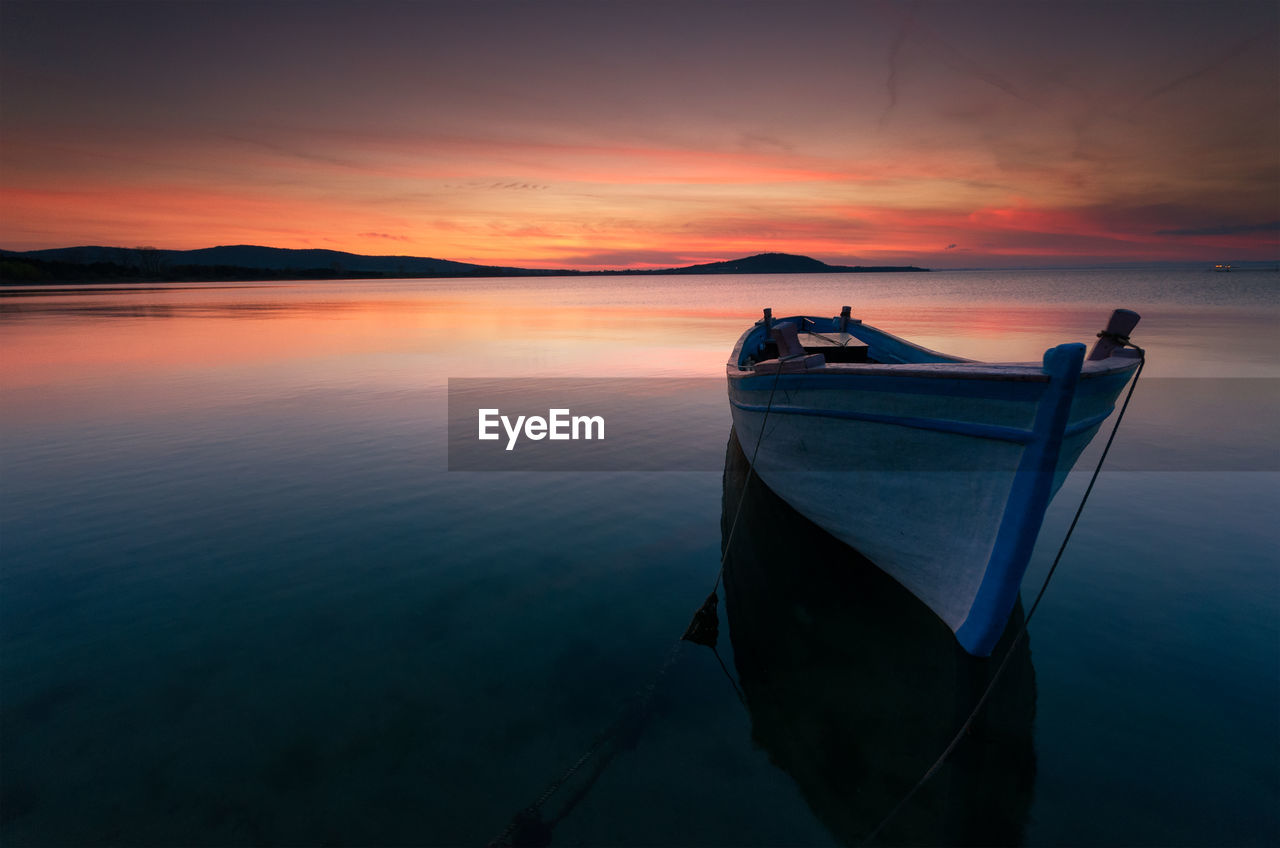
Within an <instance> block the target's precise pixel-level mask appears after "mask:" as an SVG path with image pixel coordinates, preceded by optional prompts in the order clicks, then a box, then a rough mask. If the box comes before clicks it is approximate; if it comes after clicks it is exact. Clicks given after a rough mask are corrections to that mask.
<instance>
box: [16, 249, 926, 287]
mask: <svg viewBox="0 0 1280 848" xmlns="http://www.w3.org/2000/svg"><path fill="white" fill-rule="evenodd" d="M924 270H927V269H924V268H916V267H914V266H873V267H864V266H852V267H851V266H848V265H828V264H826V263H825V262H820V261H818V260H817V259H811V258H810V257H808V256H796V255H794V254H789V253H761V254H758V255H756V256H748V257H745V258H743V259H733V260H729V261H727V262H711V263H708V264H705V265H690V266H687V267H683V268H665V269H659V270H644V271H569V270H554V269H530V268H512V267H507V266H502V265H475V264H471V263H467V262H453V261H451V260H448V259H432V258H429V257H422V256H365V255H362V254H358V253H346V252H343V251H339V250H293V249H288V248H280V247H261V246H257V245H231V246H223V247H207V248H202V249H199V250H158V249H155V248H147V247H96V246H86V247H62V248H55V249H52V250H31V251H25V252H18V251H10V250H0V282H6V283H42V282H43V283H50V282H113V281H114V282H139V281H155V282H186V281H231V280H286V279H309V280H324V279H355V278H366V277H387V278H422V277H528V276H584V275H615V274H833V273H851V272H861V271H924Z"/></svg>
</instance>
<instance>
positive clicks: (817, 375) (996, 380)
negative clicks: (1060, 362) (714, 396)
mask: <svg viewBox="0 0 1280 848" xmlns="http://www.w3.org/2000/svg"><path fill="white" fill-rule="evenodd" d="M1038 376H1039V375H1032V376H1031V377H1030V378H1029V379H1009V378H1001V377H993V376H991V375H989V374H983V375H977V376H974V377H955V376H951V375H946V376H938V377H932V376H923V375H909V376H898V375H892V374H847V373H846V374H841V373H835V372H831V371H825V372H824V371H821V370H818V371H797V372H795V373H785V374H783V375H782V376H780V377H779V376H777V375H775V374H760V375H758V376H757V375H755V374H752V375H751V376H743V377H733V378H731V380H730V387H731V390H736V391H738V392H761V393H762V394H764V395H768V394H770V393H776V392H787V391H791V390H803V391H825V390H835V389H839V390H846V389H855V390H858V391H866V392H892V393H894V394H911V395H929V396H932V397H938V396H941V397H960V398H980V399H983V400H1008V401H1015V402H1019V403H1027V402H1033V401H1036V400H1038V399H1039V398H1040V396H1041V394H1043V393H1044V390H1045V383H1046V381H1045V380H1044V379H1042V378H1041V379H1036V377H1038ZM775 384H776V392H775Z"/></svg>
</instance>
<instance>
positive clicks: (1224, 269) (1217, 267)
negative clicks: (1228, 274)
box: [1213, 264, 1231, 271]
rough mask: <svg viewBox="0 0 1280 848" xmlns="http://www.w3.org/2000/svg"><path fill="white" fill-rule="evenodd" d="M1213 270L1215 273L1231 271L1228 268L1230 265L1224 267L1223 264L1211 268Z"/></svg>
mask: <svg viewBox="0 0 1280 848" xmlns="http://www.w3.org/2000/svg"><path fill="white" fill-rule="evenodd" d="M1213 270H1215V271H1230V270H1231V266H1230V265H1225V264H1221V265H1214V266H1213Z"/></svg>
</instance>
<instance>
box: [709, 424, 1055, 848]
mask: <svg viewBox="0 0 1280 848" xmlns="http://www.w3.org/2000/svg"><path fill="white" fill-rule="evenodd" d="M744 486H746V494H745V498H743V487H744ZM740 498H742V514H741V517H740V518H739V521H738V526H737V530H736V531H735V532H734V533H733V538H732V540H731V547H730V549H729V550H728V552H727V554H728V555H727V557H726V560H725V570H724V589H725V607H726V615H727V618H728V626H729V635H730V639H731V641H732V644H733V653H734V659H735V665H736V667H737V672H738V678H739V682H740V684H741V688H742V690H743V693H744V695H745V700H746V704H747V707H748V710H749V711H750V715H751V722H752V735H753V737H754V741H755V743H756V744H757V745H759V746H760V747H762V748H763V749H764V750H765V751H766V752H767V753H768V754H769V757H770V760H771V761H772V762H773V764H774V765H776V766H778V767H779V768H781V769H782V770H783V771H785V772H787V773H788V774H789V775H791V777H792V778H793V779H794V780H795V781H796V783H797V784H798V785H799V788H800V790H801V792H802V793H803V794H804V796H805V798H806V800H807V801H808V803H809V806H810V807H811V808H812V810H813V812H814V813H815V815H816V816H817V817H818V818H819V819H820V820H821V821H822V823H823V824H824V825H825V826H826V827H827V828H828V829H829V830H830V831H831V832H832V834H833V835H834V836H836V837H837V838H838V839H840V840H841V841H844V842H847V843H861V842H862V841H864V840H865V839H866V838H867V837H868V836H869V835H870V834H871V833H872V832H873V831H874V830H875V828H876V827H877V826H878V825H879V824H880V823H881V821H882V820H883V818H884V817H885V816H886V815H887V814H888V813H889V811H890V810H892V809H893V808H894V806H895V805H897V803H898V802H899V801H900V800H901V799H902V798H903V796H905V795H906V794H907V793H908V792H909V791H910V790H911V788H912V787H913V786H914V785H915V784H916V782H917V781H918V780H919V779H920V777H921V776H922V775H923V774H924V773H925V771H926V770H927V769H928V768H929V766H930V765H932V764H933V762H934V760H935V759H936V758H937V757H938V755H939V754H941V753H942V751H943V750H944V749H945V748H946V746H947V744H948V743H949V742H950V741H951V738H952V737H953V735H954V734H955V732H956V731H957V730H958V729H959V727H960V726H961V725H962V724H963V722H964V720H965V718H966V717H967V716H968V714H969V712H970V710H971V709H972V708H973V706H974V704H975V703H976V702H977V700H978V698H980V697H981V695H982V692H983V690H984V688H985V687H986V685H987V683H988V681H989V680H990V678H991V675H992V674H993V673H994V672H995V669H996V667H997V666H998V665H999V663H1000V662H1001V661H1002V660H1003V659H1004V657H1005V655H1006V654H1007V653H1008V650H1009V645H1010V643H1011V642H1012V641H1013V637H1014V635H1016V633H1017V630H1018V628H1019V627H1021V625H1022V621H1023V610H1022V604H1021V601H1019V602H1018V604H1017V606H1016V607H1015V608H1014V611H1013V616H1012V617H1011V619H1010V622H1009V625H1008V627H1007V628H1006V631H1005V633H1004V635H1003V636H1002V637H1001V639H1000V641H999V643H998V644H997V646H996V648H995V650H994V651H993V652H992V655H991V657H990V658H987V659H977V658H975V657H972V656H970V655H969V654H967V653H966V652H965V651H964V650H963V649H962V648H961V647H960V646H959V644H958V643H957V642H956V640H955V637H954V636H953V635H952V633H951V630H950V629H949V628H948V627H947V626H946V624H944V623H943V622H942V621H941V620H940V619H939V618H938V617H937V616H936V615H934V614H933V612H931V611H930V610H929V608H928V607H926V606H925V605H924V604H923V603H921V602H920V601H919V600H917V599H916V598H915V597H914V596H913V595H912V594H911V593H910V592H908V591H907V590H906V589H904V588H902V587H901V586H900V585H898V584H897V583H896V582H894V580H893V579H892V578H890V577H889V576H887V575H886V574H884V572H882V571H880V570H879V569H878V568H876V567H875V566H874V565H872V564H871V563H870V562H869V561H868V560H866V559H865V558H863V557H862V556H861V555H860V554H858V553H857V552H856V551H854V550H853V549H852V548H850V547H848V546H847V545H845V544H843V543H842V542H840V541H838V540H837V539H835V538H834V537H832V536H830V535H828V534H827V533H826V532H825V531H823V530H822V529H820V528H819V527H817V526H816V525H814V524H813V523H811V522H810V521H809V520H808V519H806V518H804V517H803V516H801V515H800V514H799V513H797V512H796V511H795V510H794V509H792V508H791V507H790V506H788V505H787V504H786V503H785V502H784V501H783V500H782V499H781V498H779V497H778V496H777V495H775V494H774V493H773V492H772V491H770V490H769V489H768V487H766V486H765V485H764V484H763V483H761V482H760V479H759V478H758V477H756V476H754V475H752V476H751V479H750V481H749V482H748V462H747V459H746V457H745V456H744V454H743V450H742V447H741V446H740V445H739V443H738V438H737V435H736V434H734V433H730V437H729V446H728V451H727V455H726V457H725V470H724V500H723V512H722V519H721V534H722V535H721V539H722V545H723V544H726V543H729V536H730V529H731V525H732V524H733V520H734V513H735V511H736V510H737V508H738V502H739V499H740ZM1035 703H1036V688H1035V672H1034V670H1033V668H1032V665H1031V652H1030V648H1029V646H1028V642H1027V639H1026V638H1025V637H1024V638H1023V640H1022V641H1021V642H1020V643H1019V644H1018V646H1017V648H1016V655H1015V656H1014V657H1013V658H1012V659H1011V660H1010V663H1009V666H1008V667H1007V668H1006V669H1005V671H1004V673H1003V674H1002V675H1001V678H1000V680H999V681H998V683H997V684H996V686H995V688H994V690H993V692H992V695H991V698H990V700H989V701H988V702H987V704H986V706H985V707H984V708H983V711H982V714H981V715H980V716H979V717H978V719H977V720H976V721H975V723H974V725H973V727H972V728H971V731H970V733H969V735H968V738H967V739H965V740H964V741H963V742H961V744H960V745H959V747H957V749H956V750H955V751H954V752H953V753H952V755H951V757H950V758H949V759H948V761H947V762H946V764H944V765H943V767H942V769H941V770H940V771H939V772H938V773H937V774H935V775H934V776H933V777H932V778H931V779H930V780H929V781H928V782H927V783H926V784H925V785H924V786H923V787H921V789H920V790H919V792H917V794H916V795H915V797H914V798H913V799H912V800H911V801H910V803H908V804H907V805H906V806H905V807H904V808H903V809H902V810H901V811H900V812H899V813H898V815H896V816H895V817H894V818H893V820H892V821H891V822H890V823H889V824H888V825H886V826H885V828H884V830H883V831H881V832H880V833H879V834H878V836H877V837H876V840H875V841H876V842H877V843H888V844H929V845H973V844H981V845H1008V844H1018V843H1021V842H1022V840H1023V832H1024V829H1025V824H1026V820H1027V813H1028V809H1029V808H1030V805H1031V798H1032V790H1033V782H1034V778H1035V748H1034V743H1033V739H1032V724H1033V721H1034V718H1035Z"/></svg>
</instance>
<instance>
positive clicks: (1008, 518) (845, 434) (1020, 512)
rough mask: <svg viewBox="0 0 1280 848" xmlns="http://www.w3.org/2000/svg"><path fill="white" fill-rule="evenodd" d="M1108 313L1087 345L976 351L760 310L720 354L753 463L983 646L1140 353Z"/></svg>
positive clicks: (983, 650)
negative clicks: (978, 354)
mask: <svg viewBox="0 0 1280 848" xmlns="http://www.w3.org/2000/svg"><path fill="white" fill-rule="evenodd" d="M1138 320H1139V316H1138V314H1137V313H1136V312H1132V311H1130V310H1127V309H1117V310H1115V311H1114V312H1113V313H1112V316H1111V319H1110V321H1109V322H1108V324H1107V327H1106V329H1104V330H1103V331H1102V332H1100V333H1098V340H1097V342H1096V343H1095V344H1094V345H1093V347H1092V349H1091V350H1089V351H1088V354H1087V356H1086V351H1085V346H1084V345H1083V344H1079V343H1068V344H1060V345H1057V346H1056V347H1053V348H1050V349H1049V350H1047V351H1046V352H1045V354H1044V356H1043V358H1042V360H1041V361H1040V362H1007V363H999V362H997V363H990V362H975V361H972V360H968V359H964V358H962V357H958V356H951V355H948V354H944V353H939V352H936V351H932V350H929V349H927V348H924V347H921V346H919V345H916V344H913V343H911V342H909V341H906V340H905V339H902V338H899V337H897V336H894V335H891V334H889V333H887V332H885V331H883V330H879V329H876V328H875V327H872V326H870V325H868V324H865V323H863V322H862V321H860V320H859V319H856V318H853V317H852V315H851V309H850V308H849V307H847V306H846V307H844V309H843V310H842V311H841V313H840V315H839V316H836V317H834V318H819V317H812V316H800V315H797V316H791V317H786V318H774V317H773V314H772V311H771V310H769V309H766V310H764V317H763V318H762V319H761V320H759V321H757V322H756V323H755V324H754V325H753V326H751V327H750V328H748V329H747V331H746V332H745V333H743V334H742V337H741V338H740V339H738V342H737V345H736V346H735V347H734V349H733V353H732V355H731V357H730V359H729V362H728V364H727V368H726V371H727V375H728V392H729V403H730V409H731V413H732V416H733V424H734V428H735V430H736V431H737V433H738V437H739V439H740V440H741V442H742V444H743V445H744V446H748V455H749V456H751V457H752V465H753V468H754V471H755V473H757V474H759V475H760V478H761V479H762V480H763V481H764V483H765V484H766V485H768V486H769V488H770V489H772V490H773V491H774V492H775V493H777V494H778V495H779V496H780V497H781V498H782V499H783V500H784V501H786V502H787V503H788V504H790V505H791V506H792V507H793V508H794V509H796V510H797V511H798V512H800V513H801V514H802V515H804V516H805V517H806V518H808V519H809V520H811V521H812V522H814V523H815V524H817V525H818V526H819V527H821V528H823V529H824V530H826V531H827V532H828V533H830V534H831V535H833V536H835V537H836V538H838V539H840V540H841V541H842V542H844V543H845V544H846V545H849V546H850V547H852V548H854V549H856V550H857V551H858V552H859V553H861V554H862V555H864V556H865V557H867V558H868V559H869V560H871V561H872V562H874V563H875V564H876V565H877V566H878V567H879V568H880V569H881V570H883V571H884V572H885V573H887V574H888V575H889V576H891V577H892V578H894V580H896V581H897V582H899V583H900V584H902V585H903V586H904V587H905V588H906V589H908V590H909V591H910V592H911V593H912V594H913V595H915V597H916V598H918V599H919V600H920V601H921V602H923V603H924V604H925V605H926V606H927V607H928V608H929V609H931V610H932V611H933V612H934V614H936V615H937V616H938V618H940V619H942V621H943V622H944V623H945V624H946V625H947V626H948V627H949V628H950V629H951V631H952V633H954V635H955V638H956V640H957V641H958V642H959V643H960V646H961V647H963V648H964V650H966V651H967V652H969V653H970V654H972V655H974V656H978V657H985V656H989V655H990V653H991V650H992V648H993V647H994V646H995V644H996V642H997V641H998V640H999V638H1000V636H1001V634H1002V633H1003V631H1004V629H1005V625H1006V623H1007V622H1008V620H1009V616H1010V614H1011V612H1012V610H1013V608H1014V605H1015V603H1016V602H1017V599H1018V593H1019V589H1020V587H1021V584H1022V577H1023V574H1024V573H1025V571H1026V568H1027V563H1028V561H1029V560H1030V558H1031V553H1032V550H1033V548H1034V547H1035V543H1036V538H1037V536H1038V535H1039V532H1040V525H1041V524H1042V522H1043V520H1044V515H1045V511H1046V509H1047V508H1048V505H1049V502H1050V500H1051V499H1052V497H1053V495H1054V494H1055V493H1056V492H1057V490H1058V489H1059V487H1060V486H1061V485H1062V483H1063V481H1064V480H1065V479H1066V475H1067V473H1068V472H1069V471H1070V470H1071V467H1072V466H1073V465H1074V464H1075V461H1076V459H1077V458H1078V457H1079V456H1080V454H1081V452H1083V451H1084V449H1085V447H1086V446H1087V445H1088V444H1089V441H1090V440H1091V439H1092V438H1093V437H1094V435H1095V434H1096V433H1097V432H1098V429H1099V427H1101V425H1102V423H1103V422H1104V421H1105V420H1106V419H1107V417H1108V416H1109V415H1110V414H1111V413H1112V412H1113V410H1114V407H1115V402H1116V399H1117V397H1118V396H1119V395H1120V392H1121V391H1122V390H1123V389H1124V387H1125V386H1126V384H1128V382H1129V380H1130V379H1131V378H1132V377H1133V376H1134V373H1135V372H1136V370H1137V368H1138V366H1139V364H1140V362H1141V361H1142V358H1141V357H1142V354H1141V352H1140V351H1138V350H1137V349H1135V348H1133V347H1132V346H1131V345H1130V344H1129V333H1130V332H1131V331H1132V330H1133V328H1134V327H1135V326H1136V325H1137V323H1138Z"/></svg>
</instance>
